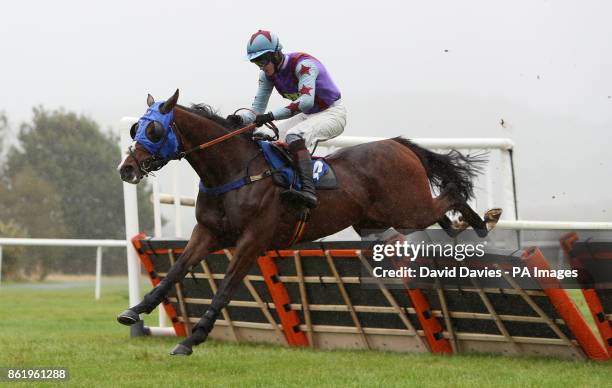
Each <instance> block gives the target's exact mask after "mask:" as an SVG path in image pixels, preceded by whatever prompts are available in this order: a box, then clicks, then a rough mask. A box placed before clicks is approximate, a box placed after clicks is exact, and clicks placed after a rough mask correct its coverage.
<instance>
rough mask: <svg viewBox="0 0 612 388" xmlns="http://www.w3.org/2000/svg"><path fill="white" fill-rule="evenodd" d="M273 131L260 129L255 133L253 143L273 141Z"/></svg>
mask: <svg viewBox="0 0 612 388" xmlns="http://www.w3.org/2000/svg"><path fill="white" fill-rule="evenodd" d="M271 132H272V131H271V130H270V129H268V128H258V129H256V130H255V131H254V132H253V137H252V138H253V141H257V140H267V141H272V140H274V137H273V136H274V134H273V133H272V134H270V133H271Z"/></svg>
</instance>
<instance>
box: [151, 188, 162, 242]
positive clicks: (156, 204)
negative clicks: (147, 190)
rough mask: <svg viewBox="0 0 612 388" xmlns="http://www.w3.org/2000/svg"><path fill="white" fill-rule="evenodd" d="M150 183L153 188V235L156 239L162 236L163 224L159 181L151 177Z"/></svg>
mask: <svg viewBox="0 0 612 388" xmlns="http://www.w3.org/2000/svg"><path fill="white" fill-rule="evenodd" d="M149 182H151V185H152V186H153V235H154V236H155V237H161V236H162V223H161V202H160V200H159V179H158V178H157V177H154V176H152V177H149Z"/></svg>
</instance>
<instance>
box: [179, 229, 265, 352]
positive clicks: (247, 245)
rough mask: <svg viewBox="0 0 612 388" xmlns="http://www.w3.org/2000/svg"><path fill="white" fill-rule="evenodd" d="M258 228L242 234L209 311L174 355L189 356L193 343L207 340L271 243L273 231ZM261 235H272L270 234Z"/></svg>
mask: <svg viewBox="0 0 612 388" xmlns="http://www.w3.org/2000/svg"><path fill="white" fill-rule="evenodd" d="M267 229H268V230H270V229H273V228H267ZM256 230H257V229H256V228H250V229H249V230H247V231H245V233H244V234H243V235H242V236H241V237H240V239H239V240H238V243H237V244H236V251H235V253H234V259H233V260H232V261H231V262H230V263H229V266H228V268H227V271H226V272H225V278H224V279H223V282H222V283H221V285H220V286H219V289H218V290H217V292H216V293H215V296H214V297H213V299H212V301H211V303H210V306H209V308H208V310H206V312H205V313H204V315H203V316H202V318H201V319H200V321H199V322H198V323H197V324H196V325H195V326H194V327H193V330H192V334H191V336H190V337H188V338H187V339H185V340H184V341H182V342H181V343H179V344H178V345H176V347H175V348H174V349H173V350H172V351H171V352H170V354H171V355H173V356H174V355H180V356H188V355H190V354H191V353H192V347H193V346H194V345H198V344H201V343H202V342H204V341H206V338H208V334H209V333H210V331H211V330H212V329H213V326H214V324H215V321H216V320H217V317H218V316H219V313H220V312H221V310H223V308H225V307H226V306H227V305H228V304H229V302H230V299H231V297H232V295H233V293H234V292H235V291H236V289H237V288H238V286H239V285H240V283H241V282H242V280H243V279H244V277H245V276H246V275H247V273H248V272H249V269H250V268H251V266H252V265H253V263H254V262H255V261H256V260H257V258H258V257H259V256H260V255H261V254H262V253H263V252H264V250H265V249H266V248H267V247H268V246H269V243H270V241H271V233H269V232H268V231H266V232H264V230H266V229H265V228H262V229H260V230H259V231H258V232H259V233H256V232H255V231H256ZM262 234H270V236H264V235H262Z"/></svg>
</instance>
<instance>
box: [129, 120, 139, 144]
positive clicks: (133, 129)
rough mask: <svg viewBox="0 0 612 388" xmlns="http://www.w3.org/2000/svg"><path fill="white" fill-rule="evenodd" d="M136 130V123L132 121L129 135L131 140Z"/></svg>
mask: <svg viewBox="0 0 612 388" xmlns="http://www.w3.org/2000/svg"><path fill="white" fill-rule="evenodd" d="M137 130H138V123H134V124H133V125H132V128H130V136H131V137H132V140H134V138H135V137H136V131H137Z"/></svg>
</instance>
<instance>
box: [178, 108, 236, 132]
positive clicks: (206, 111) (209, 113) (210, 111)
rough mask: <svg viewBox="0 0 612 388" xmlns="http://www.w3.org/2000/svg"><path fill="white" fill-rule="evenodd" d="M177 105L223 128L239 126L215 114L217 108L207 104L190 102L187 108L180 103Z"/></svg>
mask: <svg viewBox="0 0 612 388" xmlns="http://www.w3.org/2000/svg"><path fill="white" fill-rule="evenodd" d="M178 106H179V107H181V108H182V109H184V110H186V111H188V112H191V113H194V114H196V115H198V116H202V117H205V118H207V119H209V120H212V121H214V122H215V123H217V124H219V125H221V126H222V127H223V128H226V129H230V130H231V129H239V128H240V127H241V126H240V125H236V124H235V123H232V122H230V121H228V120H226V119H225V118H223V117H221V116H219V115H218V114H217V110H216V109H214V108H213V107H211V106H210V105H208V104H191V107H189V108H188V107H185V106H181V105H178Z"/></svg>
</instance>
